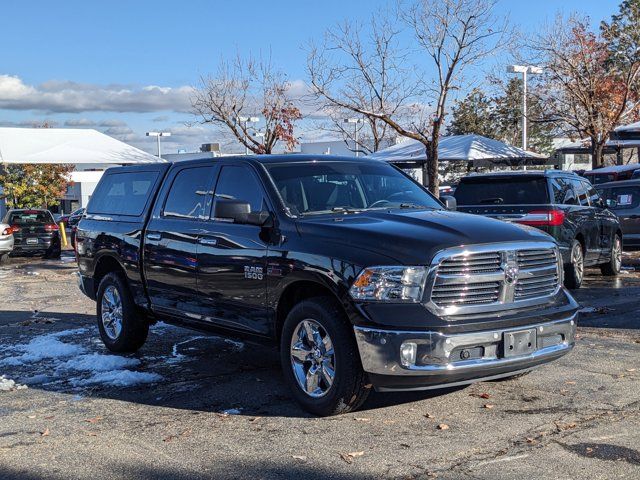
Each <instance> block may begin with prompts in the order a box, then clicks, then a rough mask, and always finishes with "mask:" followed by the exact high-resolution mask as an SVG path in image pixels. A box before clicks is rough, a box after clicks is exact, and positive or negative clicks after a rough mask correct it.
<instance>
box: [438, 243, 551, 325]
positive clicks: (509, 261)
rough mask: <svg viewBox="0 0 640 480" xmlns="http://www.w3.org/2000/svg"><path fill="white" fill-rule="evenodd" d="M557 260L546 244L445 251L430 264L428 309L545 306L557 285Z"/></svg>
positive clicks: (463, 310) (452, 310)
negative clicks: (538, 304)
mask: <svg viewBox="0 0 640 480" xmlns="http://www.w3.org/2000/svg"><path fill="white" fill-rule="evenodd" d="M558 260H559V254H558V253H557V248H556V247H555V245H554V244H551V243H548V242H544V243H538V242H536V243H519V242H514V243H505V244H496V245H479V246H471V247H466V248H455V249H449V250H445V251H443V252H441V253H440V254H438V255H436V258H435V259H434V264H433V265H432V271H431V274H430V282H431V283H430V286H431V298H430V305H431V308H432V309H433V308H434V307H435V310H436V311H437V313H444V314H463V313H473V312H479V311H483V312H487V311H494V310H495V311H497V310H504V309H508V308H517V307H519V306H524V305H532V304H536V303H543V302H544V301H546V299H547V297H550V296H552V295H554V294H555V293H556V292H557V291H558V288H559V287H560V264H559V262H558Z"/></svg>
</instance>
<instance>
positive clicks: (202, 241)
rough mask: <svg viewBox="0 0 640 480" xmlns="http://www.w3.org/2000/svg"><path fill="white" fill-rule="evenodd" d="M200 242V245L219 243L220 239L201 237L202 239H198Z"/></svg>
mask: <svg viewBox="0 0 640 480" xmlns="http://www.w3.org/2000/svg"><path fill="white" fill-rule="evenodd" d="M198 243H199V244H200V245H217V244H218V240H216V239H215V238H201V239H200V240H198Z"/></svg>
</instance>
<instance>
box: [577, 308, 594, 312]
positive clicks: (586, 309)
mask: <svg viewBox="0 0 640 480" xmlns="http://www.w3.org/2000/svg"><path fill="white" fill-rule="evenodd" d="M578 311H579V312H580V313H595V312H597V311H598V310H597V309H596V307H584V308H581V309H580V310H578Z"/></svg>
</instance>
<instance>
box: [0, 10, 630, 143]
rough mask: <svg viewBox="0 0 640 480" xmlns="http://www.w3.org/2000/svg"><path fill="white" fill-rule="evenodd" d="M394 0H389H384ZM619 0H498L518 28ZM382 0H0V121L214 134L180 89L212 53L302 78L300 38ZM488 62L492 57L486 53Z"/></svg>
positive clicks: (202, 70) (189, 139) (180, 138)
mask: <svg viewBox="0 0 640 480" xmlns="http://www.w3.org/2000/svg"><path fill="white" fill-rule="evenodd" d="M392 1H393V0H392ZM618 3H619V1H617V0H588V1H585V0H583V1H579V0H562V1H557V0H556V1H552V0H537V1H519V0H518V1H516V0H501V1H500V3H499V5H498V10H499V12H503V13H508V14H509V17H510V19H511V21H512V22H513V23H514V24H515V25H517V26H518V28H519V29H520V30H521V31H523V32H534V31H535V30H536V29H538V28H540V27H541V26H542V25H543V23H544V22H545V21H550V20H552V19H553V18H554V16H555V15H556V13H557V12H559V11H562V12H565V13H568V12H572V11H576V12H579V13H582V14H586V15H589V16H590V17H591V19H592V20H593V21H594V24H596V25H597V22H599V20H601V19H608V18H609V17H610V15H611V14H612V13H613V12H615V11H616V10H617V7H618ZM387 4H389V2H387V1H383V0H368V1H364V0H342V1H337V0H325V1H321V2H313V3H312V2H304V1H290V0H282V1H277V0H276V1H273V2H265V1H254V0H250V1H243V2H239V1H227V2H222V1H189V0H183V1H175V0H174V1H164V0H155V1H153V2H152V1H147V0H143V1H115V0H109V1H104V2H93V1H87V0H85V1H75V0H74V1H62V2H50V1H42V0H40V1H29V0H23V1H20V2H3V6H2V17H3V21H2V27H1V28H0V106H1V107H4V108H0V124H2V125H21V124H23V125H28V124H30V123H32V122H40V121H42V120H43V119H48V120H50V121H52V122H54V123H55V124H56V126H86V127H93V128H98V129H100V130H102V131H105V132H107V133H109V134H111V135H113V136H115V137H117V138H120V139H123V140H125V141H129V142H130V143H133V144H135V145H136V146H139V147H142V148H145V149H147V150H151V151H153V148H154V144H153V142H152V141H151V139H146V138H145V137H144V136H143V135H144V132H145V131H146V130H150V129H160V128H162V129H169V130H171V131H174V132H175V136H174V139H173V140H174V141H173V142H172V144H170V145H168V147H169V148H170V149H174V150H175V149H176V148H187V149H193V148H194V147H195V146H196V145H198V144H199V143H201V142H203V141H215V135H214V134H213V133H212V132H209V131H207V130H204V129H202V128H192V129H188V128H187V127H186V126H185V125H184V123H185V121H188V120H190V119H191V117H190V116H189V114H188V113H187V112H186V111H185V110H186V108H185V98H186V96H187V94H186V92H187V91H188V87H189V86H190V85H194V84H195V83H196V82H197V79H198V77H199V75H201V74H206V73H207V72H211V71H213V70H214V69H215V66H216V64H217V62H218V61H219V59H220V58H221V57H229V56H233V55H235V53H236V52H240V53H241V54H248V53H250V52H253V53H254V54H257V53H260V52H263V53H265V52H269V51H270V52H271V56H272V59H273V62H274V64H277V65H278V66H279V67H280V68H282V70H284V71H285V72H286V73H287V74H288V75H289V78H290V79H291V80H298V79H304V77H305V58H306V56H305V52H304V48H303V47H304V45H305V44H306V43H307V42H308V41H309V40H312V39H316V40H318V39H320V38H321V36H322V33H323V31H324V30H325V29H326V28H327V27H329V26H332V25H334V24H335V23H336V22H339V21H341V20H344V19H358V18H361V19H363V20H365V19H367V18H368V17H369V15H370V14H371V13H372V12H374V11H376V10H377V9H379V8H380V7H383V6H385V5H387ZM494 60H495V59H494Z"/></svg>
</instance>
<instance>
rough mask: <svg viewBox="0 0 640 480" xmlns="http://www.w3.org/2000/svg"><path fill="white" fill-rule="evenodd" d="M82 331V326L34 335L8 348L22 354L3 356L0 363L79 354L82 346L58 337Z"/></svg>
mask: <svg viewBox="0 0 640 480" xmlns="http://www.w3.org/2000/svg"><path fill="white" fill-rule="evenodd" d="M84 331H85V329H84V328H79V329H74V330H64V331H62V332H57V333H50V334H48V335H42V336H40V337H36V338H34V339H32V340H31V341H30V342H29V343H25V344H22V345H16V346H14V347H12V348H10V350H13V351H15V352H22V355H15V356H12V357H6V358H3V359H1V360H0V365H11V366H18V365H24V364H25V363H34V362H38V361H41V360H45V359H56V358H66V357H72V356H74V355H79V354H81V353H83V352H84V351H85V349H84V347H82V346H80V345H76V344H73V343H65V342H62V341H60V338H64V337H68V336H71V335H76V334H78V333H82V332H84Z"/></svg>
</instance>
